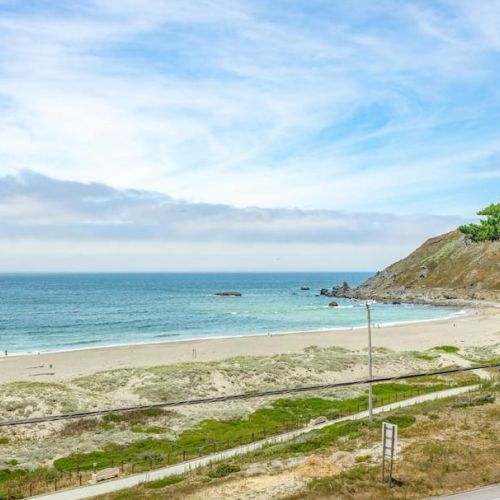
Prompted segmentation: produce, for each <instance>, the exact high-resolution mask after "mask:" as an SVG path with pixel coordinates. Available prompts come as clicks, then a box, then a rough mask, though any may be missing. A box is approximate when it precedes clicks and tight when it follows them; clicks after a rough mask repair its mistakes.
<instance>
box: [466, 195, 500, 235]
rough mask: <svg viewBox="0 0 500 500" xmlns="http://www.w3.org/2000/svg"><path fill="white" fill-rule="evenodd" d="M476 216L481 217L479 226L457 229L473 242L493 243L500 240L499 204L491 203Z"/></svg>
mask: <svg viewBox="0 0 500 500" xmlns="http://www.w3.org/2000/svg"><path fill="white" fill-rule="evenodd" d="M477 215H482V216H484V217H485V219H482V220H481V221H480V222H479V224H465V225H463V226H460V227H459V228H458V229H459V231H461V232H462V233H464V234H466V235H467V236H469V237H470V238H471V239H472V240H473V241H488V240H489V241H493V240H498V239H500V203H492V204H491V205H490V206H488V207H486V208H483V209H482V210H480V211H479V212H478V213H477Z"/></svg>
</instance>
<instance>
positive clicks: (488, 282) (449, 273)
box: [333, 231, 500, 306]
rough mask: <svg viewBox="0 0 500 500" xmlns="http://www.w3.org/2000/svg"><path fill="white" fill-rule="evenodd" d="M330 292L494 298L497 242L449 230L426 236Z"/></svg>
mask: <svg viewBox="0 0 500 500" xmlns="http://www.w3.org/2000/svg"><path fill="white" fill-rule="evenodd" d="M333 292H334V296H335V297H344V298H349V299H360V300H369V299H372V300H378V301H381V302H390V303H402V302H413V303H422V304H436V305H459V306H462V305H470V304H473V305H481V304H488V305H490V304H491V305H493V304H496V303H498V304H500V242H499V241H483V242H477V243H476V242H470V241H466V238H465V237H464V235H463V234H462V233H460V232H458V231H452V232H450V233H447V234H443V235H441V236H438V237H436V238H431V239H430V240H427V241H426V242H425V243H424V244H423V245H422V246H421V247H419V248H418V249H417V250H415V251H414V252H412V253H411V254H410V255H408V256H407V257H405V258H404V259H402V260H400V261H398V262H396V263H394V264H392V265H390V266H389V267H387V268H386V269H384V270H383V271H380V272H378V273H376V274H375V275H374V276H372V277H371V278H370V279H368V280H367V281H365V282H364V283H362V284H361V285H359V286H358V287H355V288H351V287H349V285H348V284H347V283H344V284H343V285H342V286H339V287H335V288H334V289H333Z"/></svg>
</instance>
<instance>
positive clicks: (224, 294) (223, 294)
mask: <svg viewBox="0 0 500 500" xmlns="http://www.w3.org/2000/svg"><path fill="white" fill-rule="evenodd" d="M215 295H219V296H220V297H241V292H233V291H229V292H216V293H215Z"/></svg>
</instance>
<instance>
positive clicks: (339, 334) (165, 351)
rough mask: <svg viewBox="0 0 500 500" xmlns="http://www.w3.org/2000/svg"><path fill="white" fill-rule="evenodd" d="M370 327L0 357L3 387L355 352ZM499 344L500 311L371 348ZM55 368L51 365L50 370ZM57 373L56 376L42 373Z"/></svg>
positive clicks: (385, 336)
mask: <svg viewBox="0 0 500 500" xmlns="http://www.w3.org/2000/svg"><path fill="white" fill-rule="evenodd" d="M366 341H367V333H366V329H355V330H351V329H346V330H332V331H321V332H302V333H290V334H286V335H271V336H267V335H266V336H248V337H233V338H223V339H205V340H188V341H181V342H165V343H161V344H144V345H129V346H116V347H107V348H94V349H82V350H77V351H67V352H54V353H44V354H34V355H23V356H8V357H2V358H0V383H8V382H12V381H20V380H26V381H59V380H67V379H72V378H75V377H78V376H82V375H90V374H92V373H96V372H99V371H107V370H113V369H116V368H132V367H147V366H155V365H167V364H172V363H178V362H189V361H193V350H195V351H196V360H197V361H213V360H221V359H225V358H229V357H234V356H248V355H255V356H259V355H268V356H269V355H274V354H281V353H291V352H298V351H301V350H302V349H304V348H305V347H308V346H311V345H316V346H319V347H330V346H339V347H344V348H346V349H350V350H353V351H356V350H361V349H364V348H365V347H366ZM499 342H500V309H495V308H491V309H481V310H478V311H471V312H470V314H468V315H466V316H463V317H455V318H451V319H444V320H436V321H432V322H423V323H413V324H404V325H392V326H385V327H380V328H374V329H373V344H374V346H376V347H387V348H390V349H393V350H395V351H422V350H426V349H429V348H432V347H435V346H437V345H443V344H446V345H455V346H458V347H472V346H474V347H475V346H489V345H494V344H498V343H499ZM50 365H52V367H51V366H50ZM46 373H53V375H52V374H51V375H40V374H46Z"/></svg>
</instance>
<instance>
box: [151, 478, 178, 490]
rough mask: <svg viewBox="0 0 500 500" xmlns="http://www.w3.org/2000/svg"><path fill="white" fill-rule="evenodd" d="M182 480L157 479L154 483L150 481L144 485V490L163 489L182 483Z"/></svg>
mask: <svg viewBox="0 0 500 500" xmlns="http://www.w3.org/2000/svg"><path fill="white" fill-rule="evenodd" d="M184 479H185V478H184V477H182V476H169V477H164V478H163V479H158V480H156V481H151V482H149V483H146V488H151V489H160V488H165V487H166V486H171V485H172V484H177V483H180V482H182V481H184Z"/></svg>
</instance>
